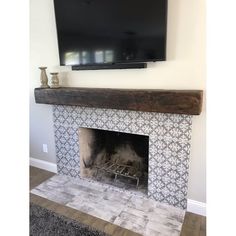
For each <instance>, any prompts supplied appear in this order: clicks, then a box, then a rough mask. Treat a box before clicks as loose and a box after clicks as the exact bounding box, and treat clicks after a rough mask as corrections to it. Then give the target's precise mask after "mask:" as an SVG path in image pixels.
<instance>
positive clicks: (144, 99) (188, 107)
mask: <svg viewBox="0 0 236 236" xmlns="http://www.w3.org/2000/svg"><path fill="white" fill-rule="evenodd" d="M34 94H35V101H36V103H42V104H54V105H70V106H85V107H97V108H110V109H120V110H135V111H145V112H160V113H174V114H188V115H199V114H200V113H201V110H202V99H203V98H202V97H203V91H202V90H157V89H107V88H77V87H76V88H75V87H62V88H57V89H52V88H46V89H45V88H36V89H35V90H34Z"/></svg>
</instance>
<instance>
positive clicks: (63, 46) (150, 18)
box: [54, 0, 167, 69]
mask: <svg viewBox="0 0 236 236" xmlns="http://www.w3.org/2000/svg"><path fill="white" fill-rule="evenodd" d="M54 8H55V16H56V26H57V36H58V46H59V56H60V65H72V66H74V67H76V68H77V69H80V68H90V67H91V66H96V67H97V68H98V67H99V66H100V67H101V68H104V65H105V67H106V66H108V67H109V66H110V65H119V64H120V65H122V64H126V65H132V64H134V63H136V64H137V63H141V62H149V61H164V60H166V31H167V0H54Z"/></svg>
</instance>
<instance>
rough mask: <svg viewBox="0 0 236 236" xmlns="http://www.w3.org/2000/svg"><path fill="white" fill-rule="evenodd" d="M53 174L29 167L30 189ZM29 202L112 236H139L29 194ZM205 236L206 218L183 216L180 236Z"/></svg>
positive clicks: (191, 214) (193, 215)
mask: <svg viewBox="0 0 236 236" xmlns="http://www.w3.org/2000/svg"><path fill="white" fill-rule="evenodd" d="M53 175H54V173H51V172H48V171H45V170H42V169H38V168H35V167H30V189H32V188H34V187H36V186H37V185H39V184H40V183H42V182H44V181H45V180H47V179H48V178H50V177H52V176H53ZM30 201H31V202H32V203H35V204H38V205H40V206H42V207H45V208H47V209H49V210H52V211H54V212H56V213H58V214H61V215H64V216H66V217H68V218H71V219H74V220H78V221H80V222H81V223H84V224H87V225H90V226H92V227H94V228H96V229H98V230H101V231H104V232H106V233H107V234H109V235H112V236H137V235H139V234H137V233H134V232H131V231H130V230H126V229H124V228H121V227H119V226H117V225H114V224H111V223H109V222H106V221H104V220H101V219H98V218H96V217H93V216H90V215H88V214H85V213H83V212H79V211H78V210H75V209H72V208H69V207H66V206H63V205H60V204H58V203H55V202H53V201H50V200H47V199H45V198H42V197H39V196H36V195H34V194H30ZM204 235H206V217H203V216H200V215H196V214H193V213H190V212H187V213H186V215H185V219H184V223H183V228H182V232H181V236H204Z"/></svg>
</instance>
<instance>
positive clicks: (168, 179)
mask: <svg viewBox="0 0 236 236" xmlns="http://www.w3.org/2000/svg"><path fill="white" fill-rule="evenodd" d="M53 120H54V130H55V143H56V156H57V168H58V173H59V174H62V175H68V176H71V177H77V178H80V163H79V160H80V158H79V141H78V138H79V135H78V130H79V128H80V127H84V128H94V129H103V130H111V131H119V132H126V133H133V134H142V135H148V136H149V173H148V175H149V177H148V197H149V198H151V199H154V200H157V201H159V202H163V203H167V204H169V205H172V206H175V207H179V208H182V209H186V207H187V199H186V197H187V183H188V169H189V155H190V140H191V127H192V116H189V115H178V114H163V113H155V112H139V111H126V110H115V109H99V108H88V107H78V106H61V105H55V106H53Z"/></svg>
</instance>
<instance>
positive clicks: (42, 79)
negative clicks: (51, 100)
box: [39, 66, 49, 88]
mask: <svg viewBox="0 0 236 236" xmlns="http://www.w3.org/2000/svg"><path fill="white" fill-rule="evenodd" d="M39 69H40V70H41V74H40V82H41V86H40V87H41V88H49V86H48V77H47V74H46V69H47V67H44V66H41V67H39Z"/></svg>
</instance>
